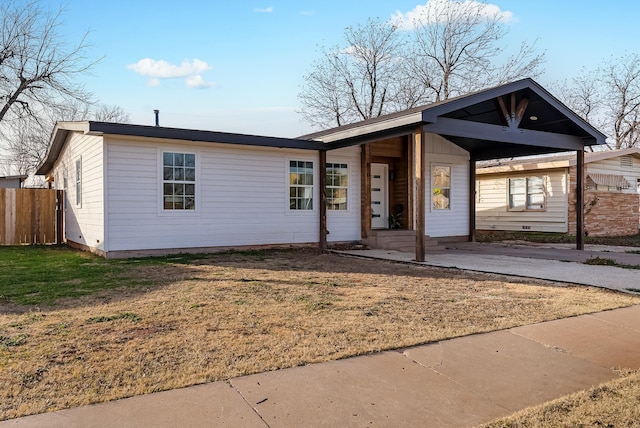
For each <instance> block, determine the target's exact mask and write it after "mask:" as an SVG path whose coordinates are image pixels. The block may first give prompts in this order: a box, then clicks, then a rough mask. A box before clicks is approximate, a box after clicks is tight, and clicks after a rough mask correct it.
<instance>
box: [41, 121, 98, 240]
mask: <svg viewBox="0 0 640 428" xmlns="http://www.w3.org/2000/svg"><path fill="white" fill-rule="evenodd" d="M68 138H69V139H68V141H67V142H66V144H65V145H64V147H63V148H62V151H61V152H60V155H59V157H58V159H57V161H56V163H55V165H54V168H53V174H54V178H55V183H56V188H57V189H64V187H67V188H66V189H64V190H66V193H67V194H66V195H65V201H69V202H70V203H68V204H66V206H65V226H64V231H65V239H67V240H69V241H73V242H77V243H79V244H82V245H86V246H88V247H91V248H95V249H98V250H103V249H104V237H105V234H104V222H105V220H104V176H103V145H102V137H100V136H95V135H83V134H80V133H76V132H71V133H70V134H69V137H68ZM67 171H68V172H69V174H70V177H69V179H70V180H71V185H70V186H69V185H66V186H65V181H66V180H65V178H66V177H67ZM74 202H75V203H74Z"/></svg>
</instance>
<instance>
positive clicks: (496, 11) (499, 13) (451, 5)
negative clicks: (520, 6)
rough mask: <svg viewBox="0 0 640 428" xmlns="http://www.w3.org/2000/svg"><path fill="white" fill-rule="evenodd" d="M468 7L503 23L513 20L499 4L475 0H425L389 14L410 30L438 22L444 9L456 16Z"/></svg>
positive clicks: (509, 13)
mask: <svg viewBox="0 0 640 428" xmlns="http://www.w3.org/2000/svg"><path fill="white" fill-rule="evenodd" d="M470 9H471V10H473V11H474V12H477V13H478V15H479V16H480V17H484V18H486V19H490V18H493V17H498V18H499V19H500V20H501V21H502V22H504V23H509V22H513V21H515V18H514V16H513V13H512V12H510V11H508V10H501V9H500V6H497V5H495V4H491V3H482V2H480V1H477V0H464V1H459V0H427V2H426V3H425V4H423V5H418V6H416V7H415V8H414V9H413V10H410V11H409V12H407V13H402V12H400V11H397V12H396V13H394V14H393V15H391V20H390V22H391V23H392V24H394V25H397V26H398V28H399V29H401V30H412V29H414V28H416V27H417V26H419V25H424V24H434V23H437V22H439V19H438V17H439V16H442V14H443V12H444V11H449V13H450V14H452V15H453V16H456V14H457V15H462V14H463V13H465V12H466V11H468V10H470Z"/></svg>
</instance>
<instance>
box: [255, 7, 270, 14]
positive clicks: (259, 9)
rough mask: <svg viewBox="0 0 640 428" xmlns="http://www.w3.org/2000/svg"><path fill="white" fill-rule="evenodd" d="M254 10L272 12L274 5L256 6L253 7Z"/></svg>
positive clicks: (256, 11)
mask: <svg viewBox="0 0 640 428" xmlns="http://www.w3.org/2000/svg"><path fill="white" fill-rule="evenodd" d="M253 11H254V12H255V13H271V12H273V6H269V7H256V8H255V9H253Z"/></svg>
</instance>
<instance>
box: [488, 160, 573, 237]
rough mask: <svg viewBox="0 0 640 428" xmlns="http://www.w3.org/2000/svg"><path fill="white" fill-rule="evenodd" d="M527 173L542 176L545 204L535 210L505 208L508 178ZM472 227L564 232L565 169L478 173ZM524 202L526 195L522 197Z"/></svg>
mask: <svg viewBox="0 0 640 428" xmlns="http://www.w3.org/2000/svg"><path fill="white" fill-rule="evenodd" d="M527 176H536V177H543V186H544V189H545V200H544V205H545V208H544V209H543V210H542V209H538V210H519V211H518V210H513V209H509V183H510V180H522V179H523V178H525V177H527ZM477 179H478V180H477V186H478V187H477V189H476V191H477V192H478V202H477V204H476V228H477V229H478V230H514V231H517V230H525V231H535V232H561V233H566V232H567V230H568V227H567V216H568V214H567V212H568V196H567V170H566V169H565V168H563V169H558V170H548V171H536V172H535V173H532V174H530V175H523V174H522V173H520V174H517V175H516V174H500V175H497V174H495V175H492V174H478V176H477ZM523 201H525V203H526V199H523Z"/></svg>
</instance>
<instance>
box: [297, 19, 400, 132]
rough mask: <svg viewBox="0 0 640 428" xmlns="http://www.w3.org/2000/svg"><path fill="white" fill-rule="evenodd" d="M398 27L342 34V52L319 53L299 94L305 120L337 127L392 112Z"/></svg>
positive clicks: (373, 25) (373, 23)
mask: <svg viewBox="0 0 640 428" xmlns="http://www.w3.org/2000/svg"><path fill="white" fill-rule="evenodd" d="M397 30H398V29H397V27H396V26H394V25H391V24H390V23H388V22H382V21H380V20H378V19H369V20H368V21H367V23H366V24H365V25H358V26H355V27H348V28H347V29H346V30H345V42H346V46H344V47H333V48H330V49H326V48H325V49H323V51H322V59H321V60H320V61H317V62H316V63H314V64H313V65H312V71H311V72H310V73H309V74H307V75H306V76H305V77H304V79H305V81H306V86H305V87H304V88H303V90H302V91H301V92H300V94H299V96H298V97H299V99H300V102H301V103H302V106H303V108H302V111H301V113H302V114H303V116H304V118H305V119H306V120H307V121H308V122H309V123H311V124H312V125H315V126H323V127H324V126H328V125H330V124H334V125H337V126H340V125H343V124H345V123H350V122H354V121H357V120H365V119H370V118H373V117H378V116H380V115H381V114H383V113H388V112H390V111H394V110H396V108H395V107H394V102H395V101H397V99H398V98H397V97H396V94H395V93H393V92H392V91H393V84H394V82H395V81H396V79H397V71H398V69H399V66H398V64H399V63H400V61H401V57H400V54H401V49H402V40H401V38H400V37H399V34H398V32H397Z"/></svg>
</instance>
